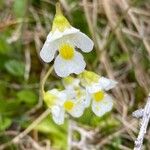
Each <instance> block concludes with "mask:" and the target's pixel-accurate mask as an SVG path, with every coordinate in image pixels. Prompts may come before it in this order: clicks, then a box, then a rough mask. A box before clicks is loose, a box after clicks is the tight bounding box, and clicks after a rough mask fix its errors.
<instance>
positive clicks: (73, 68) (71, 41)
mask: <svg viewBox="0 0 150 150" xmlns="http://www.w3.org/2000/svg"><path fill="white" fill-rule="evenodd" d="M93 45H94V44H93V41H92V40H91V39H90V38H89V37H88V36H86V35H85V34H84V33H82V32H80V30H78V29H76V28H74V27H72V26H71V25H70V23H69V22H68V20H67V19H66V18H65V17H64V16H63V14H62V12H61V10H60V6H59V5H56V15H55V17H54V21H53V25H52V31H51V32H50V33H49V34H48V36H47V39H46V41H45V43H44V45H43V48H42V50H41V52H40V56H41V58H42V59H43V60H44V61H45V62H47V63H48V62H51V61H52V60H53V59H54V57H55V54H56V52H57V51H58V52H59V54H58V56H57V57H56V59H55V61H54V69H55V72H56V74H57V75H58V76H60V77H66V76H68V75H70V74H71V73H75V74H79V73H81V72H83V71H84V69H85V66H86V64H85V61H84V58H83V56H82V55H81V54H80V53H79V52H77V51H76V48H79V49H81V50H82V51H83V52H90V51H91V50H92V49H93Z"/></svg>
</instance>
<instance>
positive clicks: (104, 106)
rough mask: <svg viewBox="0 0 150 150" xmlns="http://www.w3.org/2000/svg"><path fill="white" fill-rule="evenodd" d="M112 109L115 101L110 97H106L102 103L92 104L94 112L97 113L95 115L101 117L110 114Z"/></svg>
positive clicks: (94, 102)
mask: <svg viewBox="0 0 150 150" xmlns="http://www.w3.org/2000/svg"><path fill="white" fill-rule="evenodd" d="M112 107H113V100H112V98H111V97H110V96H109V95H106V96H105V98H104V99H103V100H102V101H100V102H96V101H94V100H93V103H92V111H93V112H94V113H95V115H97V116H99V117H101V116H103V115H104V114H105V113H107V112H109V111H110V110H111V109H112Z"/></svg>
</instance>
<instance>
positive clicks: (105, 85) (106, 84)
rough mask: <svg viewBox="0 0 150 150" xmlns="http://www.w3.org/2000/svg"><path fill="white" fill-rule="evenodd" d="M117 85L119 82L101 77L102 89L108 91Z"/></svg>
mask: <svg viewBox="0 0 150 150" xmlns="http://www.w3.org/2000/svg"><path fill="white" fill-rule="evenodd" d="M116 84H117V82H116V81H114V80H112V79H108V78H105V77H101V78H100V79H99V85H101V87H102V89H104V90H106V91H107V90H110V89H112V88H114V87H115V86H116Z"/></svg>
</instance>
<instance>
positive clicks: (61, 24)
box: [52, 3, 71, 32]
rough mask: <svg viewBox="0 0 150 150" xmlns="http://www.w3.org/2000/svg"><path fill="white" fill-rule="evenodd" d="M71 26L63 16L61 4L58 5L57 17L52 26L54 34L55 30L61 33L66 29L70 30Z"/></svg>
mask: <svg viewBox="0 0 150 150" xmlns="http://www.w3.org/2000/svg"><path fill="white" fill-rule="evenodd" d="M70 27H71V25H70V23H69V21H68V20H67V19H66V18H65V17H64V15H63V14H62V11H61V8H60V4H59V3H57V4H56V15H55V17H54V20H53V25H52V32H54V31H55V30H57V29H58V30H59V31H60V32H63V31H64V30H65V29H67V28H70Z"/></svg>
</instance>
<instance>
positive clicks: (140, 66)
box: [0, 0, 150, 150]
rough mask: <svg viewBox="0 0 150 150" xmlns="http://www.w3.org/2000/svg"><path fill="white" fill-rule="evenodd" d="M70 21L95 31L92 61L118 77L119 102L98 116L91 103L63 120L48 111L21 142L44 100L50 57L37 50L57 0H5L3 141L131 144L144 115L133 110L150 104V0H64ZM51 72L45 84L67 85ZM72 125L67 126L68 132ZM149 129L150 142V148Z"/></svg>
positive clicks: (126, 148) (1, 20)
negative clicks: (60, 122) (58, 121)
mask: <svg viewBox="0 0 150 150" xmlns="http://www.w3.org/2000/svg"><path fill="white" fill-rule="evenodd" d="M60 2H61V5H62V9H63V11H64V14H65V16H66V17H67V18H68V20H69V21H70V23H71V24H72V25H73V26H74V27H76V28H79V29H80V30H81V31H82V32H84V33H86V34H87V35H88V36H89V37H91V38H92V39H93V41H94V43H95V47H94V50H93V51H92V52H91V53H88V54H83V55H84V56H85V60H86V62H87V69H89V70H92V71H95V72H97V73H98V74H100V75H104V76H106V77H109V78H112V79H115V80H117V81H118V82H119V84H118V86H117V88H116V89H115V90H113V91H112V92H111V94H112V95H113V97H114V109H113V111H111V112H110V113H107V114H106V115H105V116H104V117H102V118H99V117H96V116H95V115H94V114H93V113H92V112H91V110H90V109H87V110H86V111H85V113H84V115H83V116H82V117H81V118H79V119H76V120H75V119H70V120H71V124H70V126H69V128H68V121H67V120H66V122H65V124H64V125H62V126H58V125H56V124H55V123H53V121H52V120H51V117H50V116H48V117H47V118H45V119H44V120H43V121H42V122H41V123H40V124H38V125H37V126H36V127H35V128H34V129H33V130H32V131H31V132H30V133H29V134H27V135H25V136H24V138H22V139H20V140H19V141H18V142H17V143H16V144H14V143H12V144H8V145H5V143H7V142H10V141H11V139H13V138H14V137H15V136H17V135H18V134H19V133H21V132H22V131H23V130H25V129H26V128H27V127H28V125H30V123H32V122H33V121H34V120H35V119H36V118H38V117H39V116H40V114H41V113H42V112H43V111H45V109H46V106H45V105H44V104H43V103H42V99H41V96H40V94H39V86H40V81H41V79H42V77H43V76H44V74H45V73H46V70H47V68H48V66H49V65H47V64H44V63H43V62H42V61H41V59H40V58H39V51H40V49H41V47H42V45H43V43H44V41H45V39H46V35H47V34H48V33H49V31H50V29H51V25H52V20H53V17H54V14H55V3H56V1H55V0H0V149H7V150H67V148H68V143H69V148H70V149H75V150H76V149H77V150H78V149H79V150H80V149H81V150H96V149H97V150H99V149H101V150H132V149H133V147H134V140H135V139H136V137H137V134H138V131H139V120H137V119H136V118H133V117H132V112H133V111H135V110H136V109H138V108H141V107H143V106H144V105H145V104H146V100H147V96H148V93H149V92H150V1H149V0H60ZM61 86H62V84H61V82H60V78H58V77H57V76H56V74H55V73H54V72H53V73H52V74H51V76H50V77H49V79H48V81H47V82H46V89H51V88H54V87H61ZM68 133H69V134H68ZM149 137H150V129H149V130H148V131H147V134H146V136H145V140H144V150H150V138H149Z"/></svg>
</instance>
